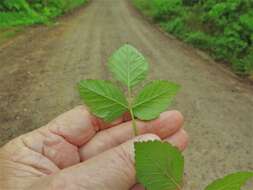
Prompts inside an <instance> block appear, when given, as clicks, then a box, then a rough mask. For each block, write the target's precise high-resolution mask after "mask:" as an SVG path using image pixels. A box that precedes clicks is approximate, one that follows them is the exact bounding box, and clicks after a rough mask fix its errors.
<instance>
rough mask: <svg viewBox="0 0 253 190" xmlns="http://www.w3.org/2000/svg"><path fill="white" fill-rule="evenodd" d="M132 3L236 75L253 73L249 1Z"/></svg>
mask: <svg viewBox="0 0 253 190" xmlns="http://www.w3.org/2000/svg"><path fill="white" fill-rule="evenodd" d="M133 1H134V2H135V4H136V5H138V4H139V3H140V4H141V5H142V6H139V9H141V10H145V9H146V8H148V9H149V12H152V13H153V14H150V16H152V17H153V18H154V19H156V21H158V22H160V23H161V25H162V27H163V28H164V29H165V30H166V31H167V32H170V33H172V34H174V35H175V36H177V37H180V38H182V39H184V40H185V41H186V42H188V43H191V44H193V45H194V46H196V47H199V48H201V49H204V50H207V51H208V52H209V53H211V55H213V56H214V57H215V58H216V59H218V60H222V61H226V62H229V63H231V64H232V67H233V68H234V70H235V71H236V72H237V73H245V74H249V73H250V72H252V62H253V58H252V53H251V52H252V51H253V49H252V45H253V12H252V10H253V1H252V0H180V1H178V0H176V1H173V0H149V1H145V0H133ZM144 5H145V6H144Z"/></svg>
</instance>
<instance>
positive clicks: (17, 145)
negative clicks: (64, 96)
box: [0, 106, 188, 190]
mask: <svg viewBox="0 0 253 190" xmlns="http://www.w3.org/2000/svg"><path fill="white" fill-rule="evenodd" d="M182 123H183V119H182V116H181V114H180V113H178V112H176V111H170V112H165V113H163V114H161V116H160V118H158V119H156V120H154V121H150V122H141V121H137V126H138V129H139V133H140V134H146V135H143V136H140V137H137V138H135V139H134V140H145V139H159V138H161V139H163V140H166V141H169V142H171V143H173V144H175V145H176V146H178V147H179V148H180V149H184V148H185V147H186V145H187V140H188V139H187V135H186V133H185V132H184V130H183V129H181V126H182ZM147 133H152V134H155V135H151V134H147ZM132 138H133V132H132V127H131V122H129V121H128V117H125V118H124V117H123V118H120V119H119V120H117V121H116V122H114V123H112V124H105V123H103V122H102V121H100V120H99V119H97V118H95V117H94V116H91V115H90V114H89V112H88V111H87V110H86V109H85V108H84V107H82V106H80V107H77V108H75V109H73V110H71V111H69V112H66V113H65V114H63V115H61V116H59V117H58V118H56V119H55V120H53V121H52V122H50V123H49V124H47V125H46V126H44V127H42V128H40V129H37V130H35V131H33V132H31V133H28V134H25V135H22V136H20V137H18V138H16V139H14V140H13V141H11V142H10V143H8V144H7V145H5V146H4V147H3V148H2V149H1V150H0V168H2V169H1V173H0V186H1V189H6V190H12V189H15V190H19V189H20V190H24V189H37V190H43V189H52V190H57V189H61V190H63V189H68V190H72V189H73V190H74V189H75V190H76V189H83V190H86V189H87V190H88V189H103V190H107V189H108V190H114V189H115V190H118V189H123V190H124V189H125V190H128V189H130V188H131V187H133V188H134V189H142V187H140V186H134V185H135V184H136V179H135V169H134V164H133V163H134V162H133V160H134V159H133V157H134V153H133V152H134V151H133V141H134V140H131V139H132Z"/></svg>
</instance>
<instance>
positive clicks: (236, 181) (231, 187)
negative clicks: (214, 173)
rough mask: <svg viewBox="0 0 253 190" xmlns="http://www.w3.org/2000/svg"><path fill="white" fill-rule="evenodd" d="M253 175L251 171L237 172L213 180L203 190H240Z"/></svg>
mask: <svg viewBox="0 0 253 190" xmlns="http://www.w3.org/2000/svg"><path fill="white" fill-rule="evenodd" d="M252 177H253V172H237V173H233V174H230V175H228V176H226V177H224V178H222V179H218V180H215V181H214V182H213V183H211V184H210V185H208V186H207V187H206V188H205V190H240V189H241V187H242V186H243V185H244V184H245V183H246V182H247V181H248V180H249V179H250V178H252Z"/></svg>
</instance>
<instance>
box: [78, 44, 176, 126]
mask: <svg viewBox="0 0 253 190" xmlns="http://www.w3.org/2000/svg"><path fill="white" fill-rule="evenodd" d="M108 62H109V63H108V67H109V70H110V71H111V72H112V74H113V76H114V78H115V79H117V80H119V81H120V82H121V83H122V84H124V85H125V86H126V87H127V92H128V93H127V97H125V96H124V94H123V92H121V90H120V89H119V88H118V87H117V86H115V85H114V84H112V83H111V82H109V81H103V80H84V81H81V82H80V83H79V92H80V95H81V97H82V98H83V100H84V102H85V103H86V105H88V106H89V108H90V109H91V112H92V113H93V114H95V115H96V116H98V117H100V118H102V119H104V120H105V121H107V122H109V121H113V120H115V119H117V118H118V117H119V116H121V115H123V114H124V113H125V112H127V111H128V112H130V113H131V115H132V119H133V120H134V118H135V117H136V118H139V119H142V120H150V119H154V118H156V117H158V116H159V114H160V113H161V112H163V111H164V110H165V109H166V108H167V107H168V105H169V104H170V103H171V100H172V98H173V97H174V96H175V95H176V92H177V91H178V90H179V86H178V85H177V84H174V83H171V82H168V81H161V80H156V81H153V82H151V83H148V84H147V85H145V86H144V88H143V90H142V91H141V92H140V93H139V95H137V97H136V98H134V97H132V89H133V87H134V86H136V85H137V84H139V83H140V82H141V81H143V80H144V79H145V78H146V75H147V72H148V62H147V60H146V59H145V58H144V56H143V55H142V54H141V53H140V52H139V51H138V50H137V49H135V48H134V47H132V46H131V45H124V46H122V47H121V48H119V49H118V50H117V51H116V52H115V53H114V54H113V55H112V56H111V58H110V59H109V61H108Z"/></svg>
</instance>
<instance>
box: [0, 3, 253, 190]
mask: <svg viewBox="0 0 253 190" xmlns="http://www.w3.org/2000/svg"><path fill="white" fill-rule="evenodd" d="M126 42H129V43H131V44H133V45H134V46H136V47H137V48H139V49H140V50H141V51H142V52H143V53H144V54H145V55H146V56H147V58H148V59H149V61H150V63H152V71H151V73H150V74H151V78H152V79H160V78H161V79H168V80H171V81H174V82H177V83H179V84H181V85H182V86H183V89H182V91H181V92H180V94H179V95H178V96H177V100H176V101H175V103H174V105H173V109H174V108H175V109H178V110H180V111H181V112H183V114H184V115H185V119H186V122H185V128H186V130H187V131H188V132H189V134H190V137H191V143H190V146H189V149H188V150H187V151H186V152H185V157H186V188H185V189H188V190H199V189H203V187H204V186H205V185H206V184H208V183H209V182H210V181H211V180H212V179H214V178H217V177H220V176H221V175H223V174H225V173H228V172H233V171H235V170H253V88H252V86H249V85H247V84H243V83H241V82H239V81H238V79H236V77H234V76H233V74H231V73H230V72H228V71H226V72H225V71H224V69H222V67H220V66H218V64H215V63H213V62H211V61H210V60H208V59H206V58H203V56H200V55H199V54H197V53H196V51H195V50H193V49H192V48H189V47H187V46H186V45H184V44H182V43H180V42H178V41H177V40H175V39H173V38H169V37H166V36H165V35H164V34H162V33H161V32H159V31H158V30H157V29H156V28H155V27H154V26H152V25H151V24H149V23H148V22H147V21H145V20H144V19H143V18H142V16H140V15H139V14H138V13H137V12H136V11H135V10H134V9H133V8H131V6H130V5H129V3H128V2H127V1H119V0H93V1H92V2H91V3H90V5H88V6H87V7H86V8H82V9H80V10H77V11H76V12H75V13H73V14H72V15H69V16H66V17H65V18H62V19H60V20H59V23H58V25H57V26H54V27H50V28H47V27H42V26H40V27H36V28H33V29H31V30H30V31H29V32H27V33H25V34H24V35H22V36H19V37H18V38H17V39H14V40H13V41H11V42H10V43H8V44H5V45H4V46H2V47H1V48H0V81H1V83H0V124H1V126H0V144H3V143H5V142H6V141H8V140H9V139H11V138H13V137H15V136H17V135H19V134H22V133H24V132H27V131H30V130H32V129H35V128H37V127H39V126H41V125H43V124H45V123H46V122H47V121H49V120H50V119H52V118H54V117H55V116H56V115H57V114H59V113H61V112H63V111H66V110H68V109H70V108H72V107H74V106H75V105H78V104H80V103H81V101H80V100H79V96H78V93H77V90H76V86H75V85H76V83H77V82H78V81H79V80H80V79H85V78H102V79H106V78H109V77H110V76H109V75H108V73H107V70H106V65H105V64H106V59H107V57H108V56H109V55H110V54H111V53H112V52H113V51H114V50H115V49H116V48H118V47H119V46H121V45H122V44H123V43H126Z"/></svg>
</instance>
